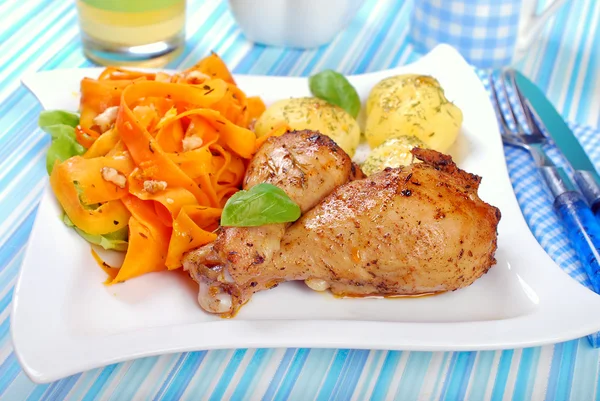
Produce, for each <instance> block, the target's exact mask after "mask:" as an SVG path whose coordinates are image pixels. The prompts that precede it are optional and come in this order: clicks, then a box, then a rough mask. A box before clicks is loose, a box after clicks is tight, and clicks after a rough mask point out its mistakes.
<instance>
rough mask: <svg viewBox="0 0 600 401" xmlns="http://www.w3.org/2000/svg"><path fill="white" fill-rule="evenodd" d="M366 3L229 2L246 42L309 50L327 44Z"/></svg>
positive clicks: (332, 0)
mask: <svg viewBox="0 0 600 401" xmlns="http://www.w3.org/2000/svg"><path fill="white" fill-rule="evenodd" d="M364 1H365V0H229V7H230V9H231V12H232V13H233V15H234V17H235V19H236V21H237V23H238V24H239V26H240V28H241V29H242V32H244V34H245V35H246V36H247V37H248V39H250V40H252V41H254V42H258V43H262V44H266V45H272V46H288V47H301V48H311V47H317V46H321V45H324V44H326V43H328V42H330V41H331V40H332V39H333V38H334V36H335V35H337V34H338V33H339V32H340V31H342V30H343V29H344V28H345V27H346V26H347V25H348V23H349V22H350V21H351V20H352V18H354V16H355V15H356V12H357V11H358V9H359V8H360V6H361V5H362V4H363V3H364Z"/></svg>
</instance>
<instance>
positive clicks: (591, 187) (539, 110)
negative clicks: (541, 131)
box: [509, 70, 600, 217]
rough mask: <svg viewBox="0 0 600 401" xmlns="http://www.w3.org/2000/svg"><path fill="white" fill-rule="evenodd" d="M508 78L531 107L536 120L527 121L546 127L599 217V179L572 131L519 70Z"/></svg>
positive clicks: (544, 96) (523, 100)
mask: <svg viewBox="0 0 600 401" xmlns="http://www.w3.org/2000/svg"><path fill="white" fill-rule="evenodd" d="M509 75H510V76H511V77H514V79H515V82H513V84H515V85H518V87H519V89H520V91H521V92H522V94H523V95H524V97H525V98H526V99H521V101H522V102H528V103H529V105H530V106H531V108H530V109H533V110H534V112H535V116H528V117H529V118H535V117H537V118H538V119H539V120H540V121H541V122H542V123H543V125H544V126H545V127H546V130H547V131H548V133H549V134H550V136H551V137H552V140H553V141H554V143H555V144H556V146H557V147H558V148H559V149H560V150H561V152H562V154H563V155H564V156H565V158H566V159H567V161H568V162H569V164H570V165H571V167H572V168H573V171H574V173H573V178H574V179H575V182H576V183H577V186H578V187H579V189H580V190H581V193H582V194H583V196H584V197H585V199H586V200H587V202H588V203H589V205H590V207H591V209H592V211H593V212H594V214H595V215H596V216H597V217H600V176H599V175H598V172H597V171H596V168H595V167H594V164H593V163H592V162H591V160H590V159H589V157H588V155H587V154H586V153H585V151H584V150H583V147H581V144H580V143H579V141H578V140H577V138H576V137H575V135H574V134H573V131H571V129H570V128H569V126H568V125H567V123H565V120H563V118H562V117H561V115H560V114H558V112H557V111H556V109H555V108H554V106H553V105H552V103H550V101H549V100H548V99H547V98H546V95H544V93H543V92H542V91H541V90H540V89H539V88H538V87H537V86H536V85H535V84H534V83H533V82H531V81H530V80H529V79H528V78H527V77H525V76H524V75H523V74H521V73H520V72H519V71H516V70H514V74H509Z"/></svg>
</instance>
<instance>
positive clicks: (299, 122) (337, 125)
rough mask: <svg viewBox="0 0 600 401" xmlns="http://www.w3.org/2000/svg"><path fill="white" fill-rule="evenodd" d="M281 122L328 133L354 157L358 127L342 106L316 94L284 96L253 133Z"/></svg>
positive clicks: (263, 133) (266, 130) (273, 105)
mask: <svg viewBox="0 0 600 401" xmlns="http://www.w3.org/2000/svg"><path fill="white" fill-rule="evenodd" d="M282 122H285V123H287V124H288V125H289V126H290V127H291V128H293V129H296V130H302V129H310V130H314V131H319V132H320V133H322V134H324V135H327V136H328V137H330V138H331V139H333V140H334V141H335V142H336V143H337V144H338V145H339V146H340V147H341V148H342V149H344V150H345V151H346V153H348V155H349V156H350V157H352V156H354V152H355V151H356V147H357V146H358V142H359V141H360V128H359V126H358V123H357V122H356V120H355V119H354V118H352V116H351V115H350V114H348V113H347V112H346V111H345V110H344V109H342V108H341V107H338V106H334V105H332V104H330V103H327V102H326V101H324V100H321V99H318V98H315V97H301V98H292V99H284V100H280V101H278V102H275V103H273V104H272V105H271V106H269V107H268V108H267V110H266V111H265V112H264V113H263V114H262V116H260V118H259V119H258V121H256V125H255V126H254V132H255V133H256V136H257V137H261V136H263V135H266V134H268V133H269V132H271V130H272V129H273V128H274V127H275V126H277V125H278V124H280V123H282Z"/></svg>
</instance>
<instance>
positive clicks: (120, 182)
mask: <svg viewBox="0 0 600 401" xmlns="http://www.w3.org/2000/svg"><path fill="white" fill-rule="evenodd" d="M100 173H101V174H102V179H104V181H108V182H112V183H113V184H115V185H116V186H118V187H119V188H125V185H126V184H127V177H125V176H124V175H123V174H122V173H119V172H118V171H117V170H116V169H114V168H112V167H102V170H101V171H100Z"/></svg>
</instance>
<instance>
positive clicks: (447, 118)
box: [365, 74, 463, 152]
mask: <svg viewBox="0 0 600 401" xmlns="http://www.w3.org/2000/svg"><path fill="white" fill-rule="evenodd" d="M462 120H463V116H462V112H461V110H460V109H459V108H458V107H456V106H455V105H454V104H453V103H452V102H450V101H449V100H448V99H446V96H445V95H444V90H443V89H442V87H441V86H440V84H439V82H438V81H437V80H436V79H435V78H433V77H430V76H426V75H416V74H407V75H398V76H394V77H390V78H386V79H384V80H382V81H380V82H379V83H378V84H377V85H375V87H374V88H373V89H372V90H371V93H370V95H369V99H368V101H367V123H366V129H365V137H366V139H367V141H368V142H369V146H371V148H375V147H377V146H379V145H380V144H381V143H383V142H384V141H385V140H386V139H387V138H390V137H393V136H398V135H409V136H416V137H417V138H419V139H420V140H421V141H423V142H424V143H425V144H427V145H428V146H429V147H430V148H432V149H434V150H437V151H438V152H446V151H447V150H448V149H449V148H450V146H452V144H453V143H454V141H455V140H456V137H457V136H458V132H459V130H460V126H461V124H462Z"/></svg>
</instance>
